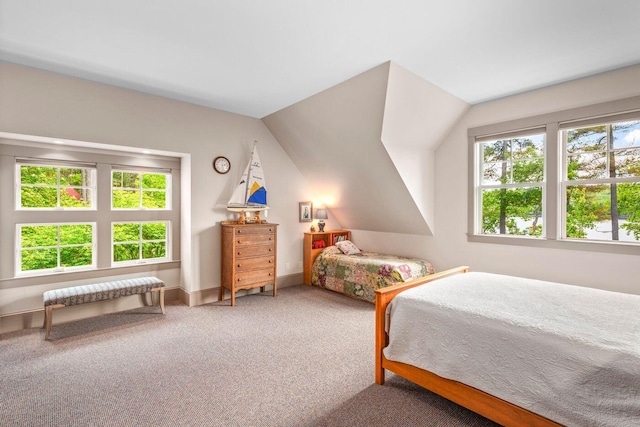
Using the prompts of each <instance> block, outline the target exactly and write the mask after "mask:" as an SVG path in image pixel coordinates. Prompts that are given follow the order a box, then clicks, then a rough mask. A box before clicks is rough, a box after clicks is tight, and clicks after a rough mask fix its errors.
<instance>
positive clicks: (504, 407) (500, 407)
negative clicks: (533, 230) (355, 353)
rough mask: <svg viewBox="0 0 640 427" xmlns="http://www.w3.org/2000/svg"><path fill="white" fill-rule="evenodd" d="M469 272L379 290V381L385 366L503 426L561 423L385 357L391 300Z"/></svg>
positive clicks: (456, 271)
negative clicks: (386, 329) (386, 319)
mask: <svg viewBox="0 0 640 427" xmlns="http://www.w3.org/2000/svg"><path fill="white" fill-rule="evenodd" d="M468 271H469V267H457V268H453V269H450V270H446V271H442V272H440V273H435V274H432V275H429V276H425V277H421V278H419V279H415V280H412V281H409V282H405V283H399V284H397V285H392V286H388V287H386V288H382V289H378V290H376V347H375V352H376V368H375V369H376V371H375V376H376V383H377V384H380V385H382V384H384V374H385V369H386V370H389V371H391V372H393V373H395V374H397V375H400V376H401V377H403V378H405V379H407V380H409V381H411V382H414V383H416V384H418V385H420V386H422V387H424V388H426V389H427V390H430V391H432V392H434V393H436V394H438V395H440V396H442V397H444V398H446V399H448V400H450V401H452V402H455V403H457V404H458V405H460V406H464V407H465V408H467V409H470V410H471V411H473V412H476V413H478V414H480V415H482V416H484V417H486V418H489V419H490V420H493V421H495V422H497V423H499V424H501V425H504V426H561V424H558V423H556V422H554V421H551V420H550V419H548V418H545V417H543V416H541V415H538V414H535V413H533V412H531V411H528V410H526V409H524V408H521V407H520V406H517V405H514V404H512V403H509V402H507V401H505V400H502V399H499V398H497V397H495V396H492V395H490V394H487V393H485V392H483V391H480V390H478V389H476V388H473V387H470V386H468V385H466V384H463V383H460V382H457V381H453V380H449V379H446V378H442V377H440V376H438V375H436V374H434V373H432V372H429V371H425V370H423V369H420V368H416V367H414V366H411V365H407V364H405V363H400V362H394V361H391V360H388V359H386V358H385V357H384V353H383V352H382V350H383V349H384V347H386V346H387V345H388V343H389V337H388V336H387V333H386V331H385V323H386V322H385V318H386V310H387V305H389V303H390V302H391V300H392V299H393V298H394V297H395V296H396V295H397V294H399V293H400V292H402V291H405V290H407V289H410V288H413V287H416V286H420V285H423V284H425V283H429V282H432V281H434V280H437V279H441V278H443V277H447V276H453V275H455V274H460V273H466V272H468Z"/></svg>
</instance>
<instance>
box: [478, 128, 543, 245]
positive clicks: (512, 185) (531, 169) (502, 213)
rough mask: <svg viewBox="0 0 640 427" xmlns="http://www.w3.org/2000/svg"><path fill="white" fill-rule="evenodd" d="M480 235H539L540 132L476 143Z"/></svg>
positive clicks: (540, 218)
mask: <svg viewBox="0 0 640 427" xmlns="http://www.w3.org/2000/svg"><path fill="white" fill-rule="evenodd" d="M477 148H478V154H477V157H478V161H479V166H478V168H477V171H478V173H479V176H478V182H479V185H478V186H477V189H478V195H477V198H478V200H479V203H478V207H479V212H478V215H477V217H478V219H479V220H480V224H479V226H478V230H479V232H480V234H509V235H527V236H535V237H538V236H541V235H542V218H543V203H542V202H543V198H542V192H543V189H544V188H543V183H544V134H542V133H535V134H531V135H522V136H518V137H508V138H501V139H491V140H489V141H484V142H479V143H478V147H477Z"/></svg>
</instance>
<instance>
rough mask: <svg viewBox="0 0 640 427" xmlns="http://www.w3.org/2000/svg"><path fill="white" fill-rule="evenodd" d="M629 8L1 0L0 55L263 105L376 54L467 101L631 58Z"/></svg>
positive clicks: (484, 1) (380, 1)
mask: <svg viewBox="0 0 640 427" xmlns="http://www.w3.org/2000/svg"><path fill="white" fill-rule="evenodd" d="M639 19H640V1H638V0H440V1H434V0H393V1H392V0H136V1H131V0H56V1H51V0H0V59H2V60H5V61H9V62H14V63H18V64H22V65H27V66H32V67H37V68H42V69H46V70H50V71H54V72H59V73H63V74H67V75H72V76H77V77H81V78H86V79H89V80H93V81H98V82H102V83H107V84H111V85H116V86H121V87H124V88H129V89H134V90H139V91H143V92H147V93H152V94H156V95H161V96H166V97H170V98H174V99H178V100H182V101H187V102H192V103H196V104H201V105H205V106H209V107H214V108H218V109H222V110H226V111H231V112H235V113H240V114H246V115H249V116H253V117H258V118H261V117H264V116H266V115H268V114H270V113H273V112H275V111H277V110H280V109H282V108H284V107H287V106H289V105H291V104H293V103H296V102H298V101H300V100H302V99H305V98H307V97H309V96H311V95H313V94H315V93H317V92H319V91H322V90H324V89H327V88H329V87H331V86H333V85H335V84H338V83H340V82H342V81H344V80H346V79H348V78H351V77H353V76H355V75H357V74H359V73H361V72H363V71H366V70H368V69H371V68H373V67H375V66H377V65H379V64H381V63H383V62H386V61H388V60H391V61H394V62H396V63H397V64H399V65H401V66H402V67H404V68H406V69H408V70H410V71H412V72H413V73H415V74H418V75H419V76H421V77H423V78H424V79H426V80H427V81H429V82H431V83H433V84H435V85H436V86H439V87H440V88H442V89H444V90H446V91H448V92H450V93H451V94H453V95H455V96H456V97H458V98H460V99H462V100H464V101H466V102H469V103H471V104H474V103H478V102H482V101H486V100H490V99H495V98H499V97H503V96H506V95H511V94H514V93H518V92H523V91H527V90H531V89H535V88H539V87H543V86H548V85H551V84H555V83H560V82H563V81H567V80H572V79H576V78H579V77H584V76H588V75H592V74H596V73H600V72H604V71H609V70H612V69H616V68H621V67H624V66H628V65H634V64H638V63H640V23H639V22H638V21H639ZM0 96H1V94H0Z"/></svg>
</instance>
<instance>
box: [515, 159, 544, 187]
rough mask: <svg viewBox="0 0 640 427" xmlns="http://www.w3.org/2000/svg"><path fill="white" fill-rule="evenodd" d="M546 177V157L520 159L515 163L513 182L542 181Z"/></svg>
mask: <svg viewBox="0 0 640 427" xmlns="http://www.w3.org/2000/svg"><path fill="white" fill-rule="evenodd" d="M543 179H544V159H542V158H537V159H530V160H520V161H517V162H514V163H513V178H512V181H513V182H541V181H542V180H543Z"/></svg>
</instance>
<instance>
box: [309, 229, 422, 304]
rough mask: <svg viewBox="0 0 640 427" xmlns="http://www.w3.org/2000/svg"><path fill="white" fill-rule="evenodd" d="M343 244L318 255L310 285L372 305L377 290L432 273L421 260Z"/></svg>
mask: <svg viewBox="0 0 640 427" xmlns="http://www.w3.org/2000/svg"><path fill="white" fill-rule="evenodd" d="M343 242H344V245H341V243H343ZM343 242H338V243H337V244H336V245H332V246H329V247H327V248H326V249H324V250H323V251H322V252H320V254H319V255H317V257H316V258H315V261H314V262H313V267H312V269H311V284H313V285H316V286H320V287H323V288H326V289H329V290H332V291H335V292H340V293H342V294H345V295H348V296H350V297H353V298H357V299H362V300H365V301H369V302H374V301H375V290H376V289H381V288H384V287H386V286H390V285H393V284H396V283H402V282H405V281H408V280H412V279H416V278H418V277H423V276H427V275H429V274H433V273H434V272H435V270H434V268H433V266H432V265H431V264H430V263H429V262H428V261H425V260H422V259H417V258H407V257H400V256H397V255H387V254H380V253H376V252H367V251H360V250H359V249H358V248H357V247H355V246H354V245H351V244H350V243H351V242H350V241H349V240H346V241H343ZM341 247H342V248H345V249H340V248H341ZM343 251H344V252H343ZM345 252H346V253H345Z"/></svg>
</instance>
